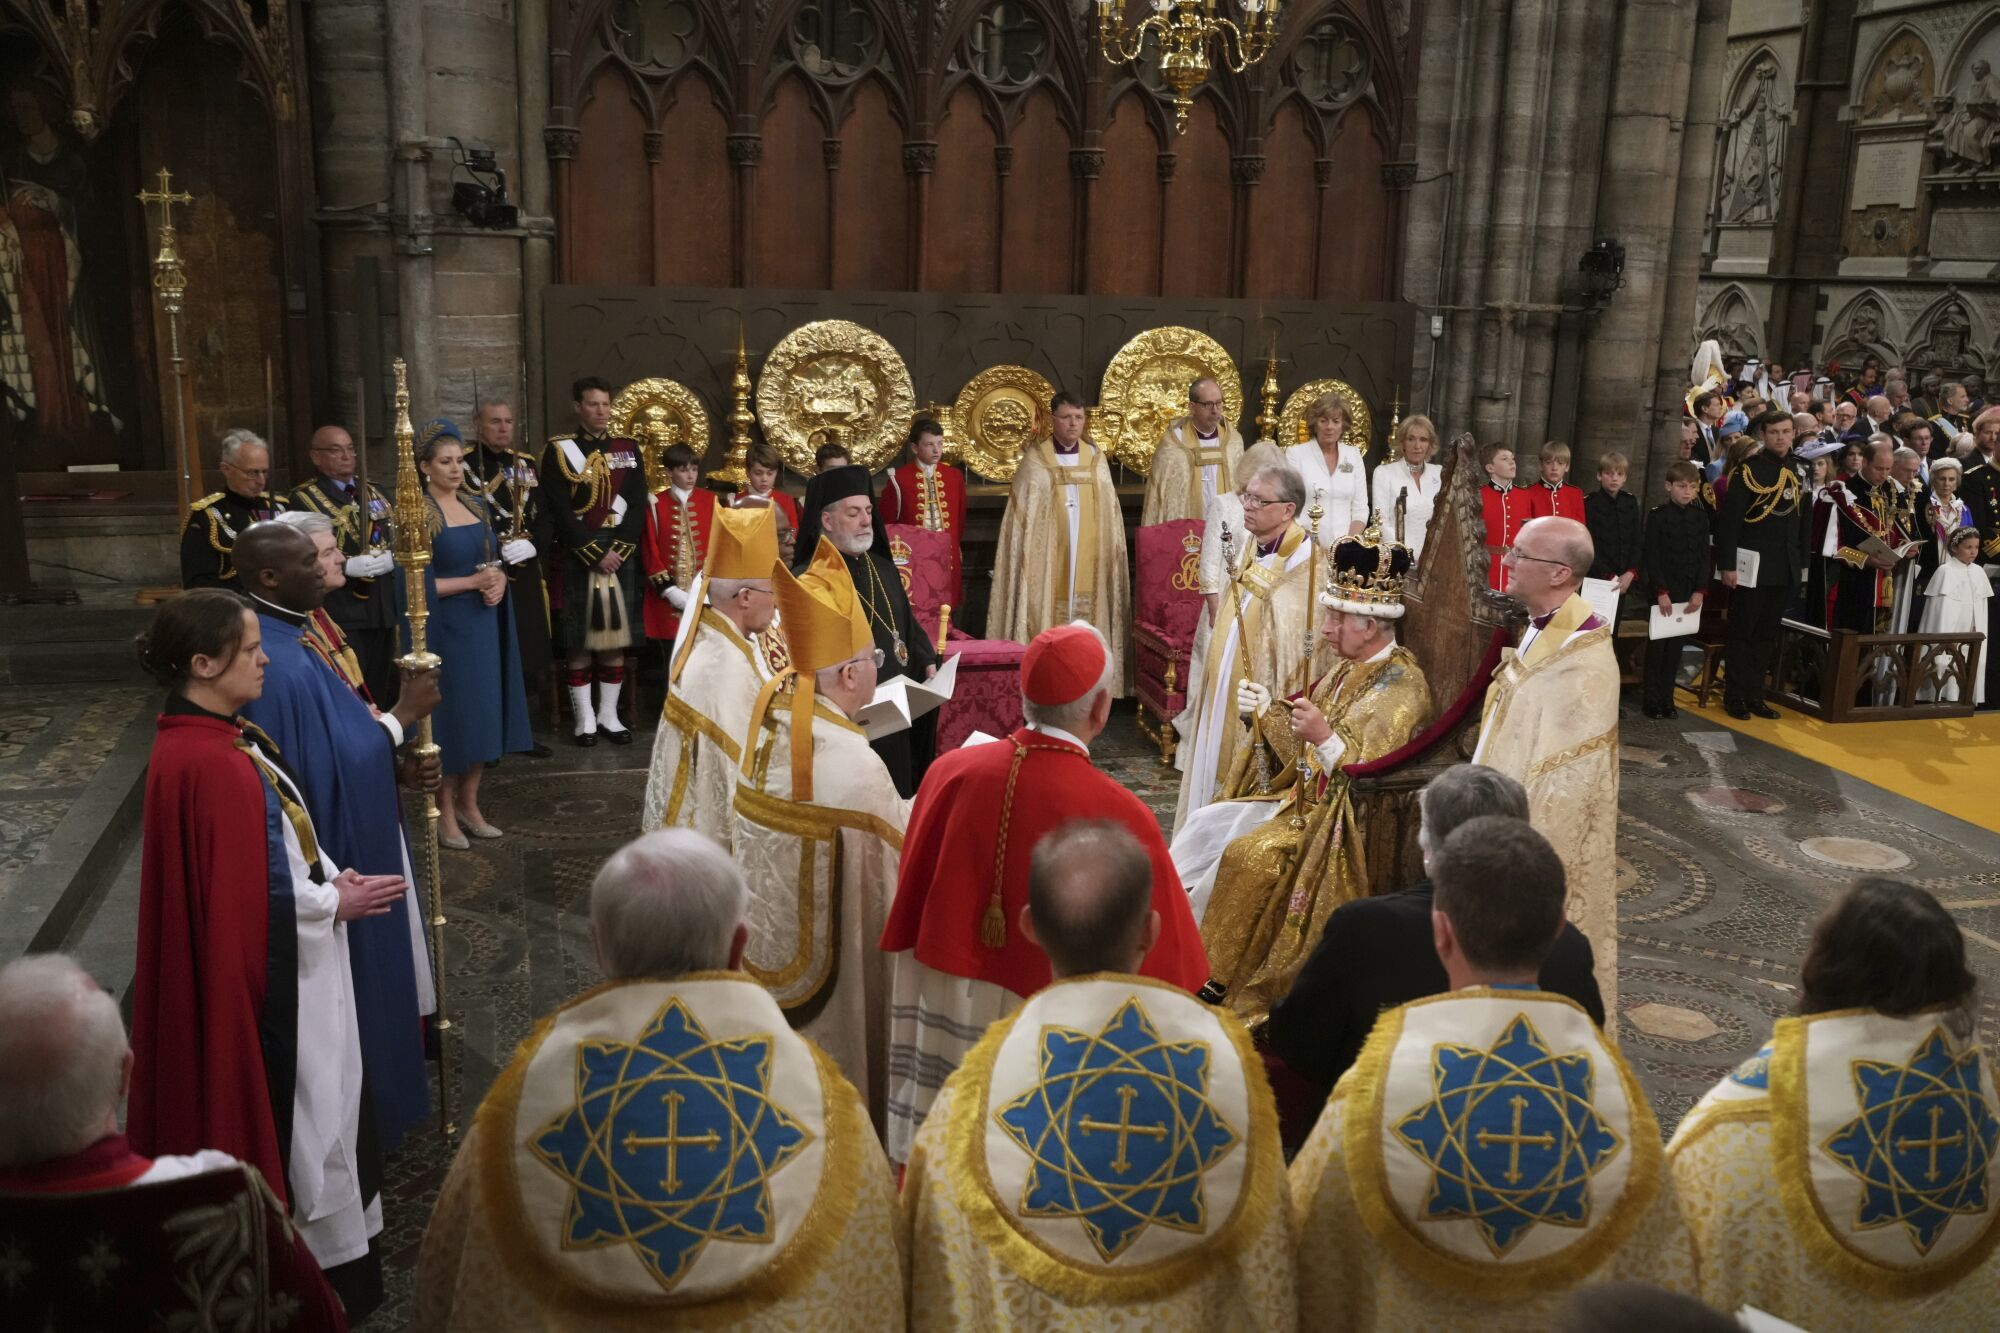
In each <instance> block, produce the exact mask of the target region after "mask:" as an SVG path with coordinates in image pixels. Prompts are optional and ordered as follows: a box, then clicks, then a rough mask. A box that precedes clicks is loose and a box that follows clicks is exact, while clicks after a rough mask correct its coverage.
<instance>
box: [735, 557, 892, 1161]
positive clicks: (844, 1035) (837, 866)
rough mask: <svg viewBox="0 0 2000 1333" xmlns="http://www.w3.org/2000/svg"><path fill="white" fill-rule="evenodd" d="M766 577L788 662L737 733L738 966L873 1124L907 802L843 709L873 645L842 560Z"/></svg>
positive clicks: (867, 695)
mask: <svg viewBox="0 0 2000 1333" xmlns="http://www.w3.org/2000/svg"><path fill="white" fill-rule="evenodd" d="M772 581H773V584H774V586H775V589H776V592H777V599H778V611H779V614H780V616H781V617H782V621H783V624H784V630H785V642H786V645H787V647H788V648H789V649H790V651H791V666H790V667H788V668H787V669H786V670H784V671H782V672H780V673H779V674H778V675H777V676H775V677H773V678H772V679H771V680H769V681H767V682H766V683H765V684H764V687H763V689H762V690H760V691H759V692H758V694H757V700H756V702H755V704H753V705H752V707H751V710H750V722H749V725H748V727H747V728H746V729H745V731H744V734H743V741H742V745H741V752H742V756H743V758H742V762H741V765H740V766H739V770H738V775H737V781H736V838H735V850H736V860H737V864H739V865H740V866H742V868H743V873H744V876H745V877H746V878H747V879H748V880H749V881H750V914H749V925H750V945H749V948H748V950H747V951H746V952H745V954H744V957H743V967H744V970H745V971H747V972H748V973H749V974H750V975H751V977H752V978H753V979H754V980H756V981H757V982H759V983H760V984H761V985H763V986H764V987H765V989H767V990H769V991H770V992H771V994H772V995H773V996H774V997H775V998H776V999H777V1001H778V1004H779V1007H780V1008H782V1009H783V1010H784V1011H785V1018H786V1020H787V1021H789V1022H790V1023H791V1025H792V1026H793V1027H794V1028H795V1029H797V1030H799V1031H801V1032H803V1033H805V1034H806V1035H807V1036H809V1037H811V1038H812V1039H813V1040H814V1041H816V1042H818V1043H819V1044H820V1046H822V1047H823V1048H824V1049H825V1050H826V1052H827V1054H829V1055H831V1056H832V1057H833V1058H834V1060H835V1062H836V1063H838V1064H839V1065H840V1069H841V1072H842V1073H844V1074H846V1075H847V1077H848V1079H849V1081H851V1082H852V1083H853V1084H854V1086H855V1087H857V1088H859V1089H861V1091H862V1095H863V1096H864V1097H866V1099H867V1101H868V1110H869V1114H870V1116H871V1117H872V1118H873V1119H874V1121H875V1129H876V1132H877V1133H878V1134H879V1133H880V1132H881V1131H882V1128H883V1124H884V1106H885V1103H886V1093H885V1089H886V1079H887V1073H888V1068H887V1063H886V1061H887V1053H888V1045H889V971H888V964H887V961H886V956H885V955H884V954H883V953H882V951H881V950H880V949H878V948H876V947H875V942H876V941H877V940H879V939H880V938H881V937H882V927H883V925H884V924H885V922H886V921H887V920H888V915H889V902H890V899H891V898H892V897H893V895H894V893H895V888H896V866H897V862H898V860H899V859H900V857H901V855H902V851H903V828H904V826H905V824H906V823H907V822H908V819H909V810H910V807H909V803H908V802H907V801H905V800H903V799H902V798H901V797H900V796H898V795H897V794H896V786H895V783H894V782H892V781H891V780H890V777H889V770H888V768H887V766H885V765H884V764H883V762H882V759H881V757H880V756H879V755H877V754H876V753H875V752H874V751H873V750H871V749H869V748H868V738H867V735H866V734H865V733H864V732H863V731H862V729H861V727H860V726H859V725H858V724H857V723H855V721H854V717H855V715H856V714H858V713H859V712H860V711H861V709H862V708H863V707H864V706H866V705H867V703H868V701H869V700H870V699H872V698H873V697H874V695H875V681H876V671H877V670H878V666H879V663H880V662H881V659H882V656H883V654H882V650H881V649H879V648H877V647H876V646H875V637H874V635H873V634H872V633H871V632H870V626H869V617H868V613H867V612H866V611H865V610H864V609H863V606H862V601H861V598H860V595H859V593H858V592H857V590H856V588H855V586H854V581H853V580H852V579H851V578H849V577H848V573H847V562H846V561H845V560H843V559H842V558H841V554H840V552H839V551H837V550H836V549H834V545H833V543H832V541H830V540H828V539H827V538H825V537H822V538H821V539H820V543H819V549H818V551H817V552H815V553H814V556H813V560H812V563H811V564H809V565H808V566H806V569H805V571H804V572H803V573H801V574H799V575H798V576H797V577H793V575H792V574H791V573H790V572H789V571H787V570H786V569H785V568H784V567H783V566H782V565H779V566H775V567H774V569H773V572H772Z"/></svg>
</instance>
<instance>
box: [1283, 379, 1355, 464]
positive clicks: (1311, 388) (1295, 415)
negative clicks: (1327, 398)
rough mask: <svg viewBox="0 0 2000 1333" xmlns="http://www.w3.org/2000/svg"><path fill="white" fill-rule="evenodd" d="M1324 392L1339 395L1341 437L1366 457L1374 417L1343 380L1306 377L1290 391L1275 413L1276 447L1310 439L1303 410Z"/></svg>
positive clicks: (1307, 423) (1309, 428)
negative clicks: (1343, 413)
mask: <svg viewBox="0 0 2000 1333" xmlns="http://www.w3.org/2000/svg"><path fill="white" fill-rule="evenodd" d="M1326 393H1337V394H1339V395H1340V400H1341V401H1342V402H1343V403H1346V404H1347V433H1346V434H1345V435H1342V436H1341V437H1340V438H1341V439H1343V440H1345V441H1346V442H1347V443H1349V444H1351V445H1353V446H1354V447H1355V448H1357V449H1359V450H1360V451H1361V452H1362V454H1363V455H1364V456H1365V455H1366V454H1367V453H1368V446H1369V445H1370V444H1372V443H1373V442H1374V432H1375V417H1374V414H1373V413H1371V412H1370V411H1369V410H1368V404H1367V402H1366V401H1365V400H1364V399H1363V398H1362V397H1361V395H1360V394H1359V393H1357V392H1355V389H1354V386H1353V385H1351V384H1349V383H1348V382H1347V381H1346V380H1331V379H1328V380H1307V381H1306V382H1305V383H1304V384H1301V385H1300V386H1299V387H1298V388H1296V389H1294V390H1292V396H1291V397H1289V398H1287V399H1286V400H1285V408H1284V411H1282V412H1280V413H1278V444H1279V446H1280V447H1281V448H1282V447H1284V446H1287V445H1293V444H1304V443H1305V442H1306V441H1307V440H1310V439H1311V438H1312V423H1311V422H1310V421H1307V420H1306V413H1307V412H1309V411H1310V410H1312V405H1313V404H1314V403H1316V402H1318V401H1319V398H1320V395H1321V394H1326Z"/></svg>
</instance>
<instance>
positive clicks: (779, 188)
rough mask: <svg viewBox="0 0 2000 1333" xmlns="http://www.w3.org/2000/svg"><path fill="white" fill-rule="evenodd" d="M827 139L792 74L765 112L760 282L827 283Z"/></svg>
mask: <svg viewBox="0 0 2000 1333" xmlns="http://www.w3.org/2000/svg"><path fill="white" fill-rule="evenodd" d="M825 139H826V126H825V123H824V122H822V121H821V120H820V118H819V114H818V113H817V112H816V111H814V110H813V106H812V94H811V93H810V92H809V91H808V90H807V88H806V82H805V79H804V77H803V76H799V75H794V76H792V77H790V78H787V79H786V80H785V81H784V82H783V83H781V84H779V85H778V91H777V95H776V96H775V97H774V98H772V101H771V109H770V111H769V112H767V113H766V114H765V116H764V156H763V161H762V162H761V163H760V164H759V165H758V168H757V197H756V205H755V209H754V212H753V214H752V217H751V224H750V276H751V281H753V282H755V283H757V284H758V285H760V286H763V285H769V286H782V287H823V286H825V285H826V281H827V262H826V247H827V206H826V205H827V198H826V196H827V182H826V156H825V152H824V148H823V144H824V141H825ZM898 206H900V199H899V201H898Z"/></svg>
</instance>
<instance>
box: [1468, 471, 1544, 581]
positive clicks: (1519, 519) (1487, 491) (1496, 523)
mask: <svg viewBox="0 0 2000 1333" xmlns="http://www.w3.org/2000/svg"><path fill="white" fill-rule="evenodd" d="M1479 503H1480V507H1481V509H1482V510H1483V512H1484V513H1485V515H1486V555H1487V558H1488V561H1489V563H1488V564H1487V567H1486V583H1487V586H1488V587H1492V588H1497V589H1499V590H1500V591H1502V592H1505V591H1506V589H1507V571H1506V570H1505V569H1504V568H1503V567H1502V566H1501V564H1500V556H1501V554H1502V553H1503V552H1505V551H1506V549H1507V548H1508V547H1509V546H1512V545H1513V544H1514V538H1515V536H1516V534H1518V533H1519V532H1520V531H1521V525H1522V524H1523V523H1526V522H1527V521H1528V520H1529V519H1531V518H1533V517H1534V514H1533V512H1532V501H1531V500H1530V498H1529V496H1528V493H1527V491H1526V490H1524V489H1523V488H1521V487H1519V486H1510V487H1508V488H1507V489H1506V490H1504V491H1503V490H1501V489H1500V488H1499V487H1498V486H1495V485H1494V484H1493V483H1492V482H1490V481H1489V482H1487V483H1486V484H1485V485H1484V486H1481V487H1480V488H1479Z"/></svg>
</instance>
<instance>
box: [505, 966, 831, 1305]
mask: <svg viewBox="0 0 2000 1333" xmlns="http://www.w3.org/2000/svg"><path fill="white" fill-rule="evenodd" d="M770 1076H771V1039H770V1038H769V1037H762V1036H754V1037H737V1038H733V1039H731V1040H729V1041H712V1040H710V1039H709V1035H708V1033H707V1032H706V1031H704V1030H703V1029H702V1026H701V1024H700V1022H699V1021H698V1020H697V1019H696V1018H695V1017H694V1016H693V1015H692V1014H690V1013H689V1012H688V1010H687V1008H686V1007H685V1006H684V1005H683V1004H682V1003H681V1001H680V1000H679V999H674V1000H671V1001H669V1002H668V1003H667V1004H666V1006H665V1007H663V1008H662V1009H661V1010H660V1012H659V1013H658V1014H656V1015H654V1017H653V1021H652V1022H651V1023H650V1024H648V1025H647V1027H646V1029H645V1031H644V1032H642V1033H640V1035H639V1039H638V1040H637V1041H636V1042H633V1043H631V1044H629V1045H628V1044H626V1043H623V1042H612V1041H588V1042H584V1043H582V1044H581V1045H579V1046H578V1048H577V1052H576V1090H577V1100H576V1105H574V1106H572V1107H571V1108H570V1109H568V1110H567V1111H564V1112H563V1113H562V1114H561V1115H559V1116H557V1117H556V1118H555V1119H554V1120H551V1121H550V1122H549V1123H548V1124H547V1125H545V1126H543V1127H542V1128H541V1129H540V1130H539V1131H538V1132H536V1134H535V1135H534V1136H533V1137H532V1138H531V1139H530V1140H529V1143H528V1147H529V1149H530V1150H531V1151H532V1152H533V1153H534V1154H535V1156H536V1157H537V1158H538V1159H539V1160H540V1161H541V1162H542V1163H543V1164H544V1165H546V1166H547V1167H548V1168H549V1169H550V1170H552V1171H554V1172H555V1173H556V1174H558V1175H560V1176H561V1177H562V1178H563V1179H564V1180H566V1181H568V1182H569V1184H570V1186H571V1190H572V1192H571V1194H570V1202H569V1211H568V1215H567V1216H566V1218H565V1219H564V1225H563V1236H562V1246H563V1248H564V1249H566V1250H571V1249H596V1248H598V1247H601V1246H605V1245H630V1246H631V1247H633V1249H634V1251H635V1252H636V1253H637V1255H638V1257H639V1260H640V1262H642V1263H644V1264H645V1265H646V1267H647V1269H648V1270H649V1271H650V1272H651V1273H652V1274H653V1277H654V1279H655V1280H656V1281H657V1282H658V1283H659V1284H660V1286H661V1288H662V1289H664V1290H667V1291H671V1290H673V1288H674V1284H675V1283H677V1282H679V1281H680V1280H681V1278H682V1277H684V1276H686V1274H687V1271H688V1269H689V1268H690V1267H692V1266H693V1264H694V1261H695V1260H696V1259H697V1258H698V1257H699V1256H700V1254H701V1251H702V1247H703V1246H705V1245H706V1244H707V1243H708V1242H709V1241H712V1240H724V1241H738V1242H748V1243H753V1244H754V1243H762V1244H769V1243H770V1242H771V1240H772V1236H773V1229H774V1225H775V1224H774V1219H773V1215H772V1210H771V1190H770V1178H771V1176H772V1175H774V1174H775V1173H776V1172H777V1171H779V1170H780V1169H782V1168H783V1167H784V1166H785V1165H786V1163H788V1162H790V1161H791V1160H792V1159H793V1158H795V1157H796V1156H797V1155H798V1154H799V1153H800V1152H801V1151H803V1150H804V1148H805V1146H806V1144H807V1143H809V1142H810V1141H811V1139H812V1132H811V1131H810V1130H808V1129H807V1128H805V1126H803V1125H801V1124H800V1123H799V1122H798V1121H797V1120H795V1119H793V1117H792V1116H790V1115H788V1114H787V1113H786V1112H785V1109H784V1108H783V1107H781V1106H779V1105H778V1104H777V1103H775V1102H773V1101H772V1100H771V1099H770V1097H769V1095H768V1086H769V1081H770Z"/></svg>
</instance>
